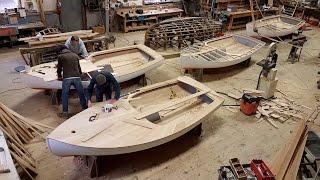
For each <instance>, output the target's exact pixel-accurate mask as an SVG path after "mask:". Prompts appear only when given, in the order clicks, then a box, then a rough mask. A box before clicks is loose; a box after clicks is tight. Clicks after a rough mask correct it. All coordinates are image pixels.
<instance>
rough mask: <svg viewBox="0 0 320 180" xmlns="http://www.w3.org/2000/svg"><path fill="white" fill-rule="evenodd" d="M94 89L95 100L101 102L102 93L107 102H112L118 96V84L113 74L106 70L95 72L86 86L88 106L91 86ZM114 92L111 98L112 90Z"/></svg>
mask: <svg viewBox="0 0 320 180" xmlns="http://www.w3.org/2000/svg"><path fill="white" fill-rule="evenodd" d="M94 87H95V89H96V101H97V102H102V101H103V95H105V96H106V100H108V102H109V103H111V104H112V103H114V102H116V101H117V100H119V98H120V85H119V83H118V82H117V80H116V79H115V78H114V76H113V75H112V74H111V73H109V72H106V71H102V72H99V73H97V74H95V75H94V76H93V77H92V79H91V81H90V84H89V86H88V89H87V90H88V107H91V106H92V103H91V97H92V93H93V88H94ZM113 91H114V92H115V93H114V98H113V99H112V92H113Z"/></svg>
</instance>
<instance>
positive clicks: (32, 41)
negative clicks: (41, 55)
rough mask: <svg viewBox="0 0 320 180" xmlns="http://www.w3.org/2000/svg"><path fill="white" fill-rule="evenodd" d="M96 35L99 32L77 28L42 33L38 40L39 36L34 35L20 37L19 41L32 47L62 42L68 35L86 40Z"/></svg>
mask: <svg viewBox="0 0 320 180" xmlns="http://www.w3.org/2000/svg"><path fill="white" fill-rule="evenodd" d="M98 35H99V33H94V32H92V30H79V31H72V32H66V33H57V34H49V35H43V36H41V40H39V37H37V36H35V37H27V38H20V39H19V41H24V42H27V43H28V45H29V46H30V47H33V46H41V45H48V44H54V43H64V42H65V41H66V40H67V39H68V38H69V37H70V36H78V37H79V38H81V39H82V40H88V39H92V38H94V37H97V36H98Z"/></svg>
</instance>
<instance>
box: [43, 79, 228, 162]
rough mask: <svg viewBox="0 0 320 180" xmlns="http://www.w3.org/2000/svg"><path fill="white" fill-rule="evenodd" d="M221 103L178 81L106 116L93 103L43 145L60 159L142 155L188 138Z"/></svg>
mask: <svg viewBox="0 0 320 180" xmlns="http://www.w3.org/2000/svg"><path fill="white" fill-rule="evenodd" d="M222 103H223V100H221V99H220V97H219V96H218V95H217V94H216V93H215V92H214V91H213V90H212V89H210V88H208V87H207V86H205V85H203V84H201V83H199V82H197V81H195V80H193V79H191V78H189V77H185V76H181V77H178V78H177V79H173V80H169V81H165V82H161V83H157V84H154V85H150V86H147V87H143V88H141V89H138V90H136V91H134V92H133V93H131V94H130V95H128V97H127V98H126V99H120V100H119V101H118V102H117V103H116V104H115V106H117V109H113V110H112V111H111V112H109V113H107V112H103V111H102V107H103V106H104V105H105V104H106V102H104V103H103V102H102V103H97V104H95V105H94V106H93V107H91V108H88V109H86V110H84V111H82V112H81V113H79V114H77V115H75V116H73V117H71V118H70V119H68V120H66V121H65V122H63V123H62V124H61V125H60V126H58V127H57V128H56V129H55V130H54V131H52V132H51V134H49V135H48V137H47V145H48V147H49V149H50V151H51V152H52V153H54V154H55V155H58V156H73V155H115V154H124V153H130V152H136V151H141V150H145V149H148V148H152V147H155V146H159V145H161V144H164V143H167V142H169V141H171V140H173V139H176V138H178V137H179V136H181V135H183V134H185V133H187V132H188V131H190V130H191V129H193V128H195V127H196V126H197V125H199V124H200V123H201V122H202V121H203V120H204V118H205V117H206V116H207V115H209V114H210V113H211V112H213V111H215V110H216V109H218V108H219V107H220V105H221V104H222ZM92 116H96V118H95V120H94V121H89V119H90V117H92Z"/></svg>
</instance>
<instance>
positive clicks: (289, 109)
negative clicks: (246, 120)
mask: <svg viewBox="0 0 320 180" xmlns="http://www.w3.org/2000/svg"><path fill="white" fill-rule="evenodd" d="M306 109H309V110H311V108H309V107H307V106H303V105H299V104H297V103H295V102H294V101H292V100H289V99H284V98H277V99H272V100H264V101H261V102H260V106H259V107H258V112H257V114H256V118H258V119H259V121H260V120H262V119H265V120H267V121H268V122H269V123H270V124H271V125H272V126H274V127H275V128H277V129H278V126H277V125H276V123H275V122H274V121H278V122H280V123H284V122H288V121H289V120H290V121H291V123H296V122H297V121H299V120H302V119H305V118H306V111H305V110H306Z"/></svg>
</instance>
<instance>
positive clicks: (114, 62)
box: [22, 45, 164, 89]
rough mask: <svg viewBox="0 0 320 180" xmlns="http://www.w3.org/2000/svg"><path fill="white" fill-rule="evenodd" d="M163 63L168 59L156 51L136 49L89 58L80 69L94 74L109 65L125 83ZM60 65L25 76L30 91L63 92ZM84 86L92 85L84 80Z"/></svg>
mask: <svg viewBox="0 0 320 180" xmlns="http://www.w3.org/2000/svg"><path fill="white" fill-rule="evenodd" d="M163 60H164V58H163V57H162V56H161V55H159V54H158V53H157V52H155V51H154V50H152V49H150V48H148V47H146V46H144V45H135V46H128V47H123V48H117V49H110V50H105V51H98V52H94V53H92V54H91V55H90V56H89V57H88V60H81V61H80V66H81V69H82V72H90V71H91V70H96V69H101V68H103V66H105V65H109V66H110V67H111V69H110V71H111V73H113V74H114V76H115V78H116V79H117V81H118V82H120V83H121V82H125V81H128V80H130V79H133V78H135V77H139V76H141V75H143V74H145V73H146V72H148V71H150V70H152V69H155V68H157V67H159V66H161V65H162V63H163ZM86 61H90V62H92V63H93V64H92V63H91V65H90V63H85V62H86ZM56 64H57V62H50V63H44V64H40V65H37V66H33V67H31V68H30V70H29V71H28V72H27V73H24V74H22V75H23V77H24V78H23V79H24V81H25V82H26V84H27V85H28V86H29V87H30V88H34V89H61V88H62V82H61V81H58V80H57V73H56V71H57V70H56ZM92 66H95V67H96V68H94V67H92ZM37 71H41V72H44V73H45V74H41V73H38V72H37ZM83 85H84V87H87V86H88V85H89V81H88V80H84V81H83Z"/></svg>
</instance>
